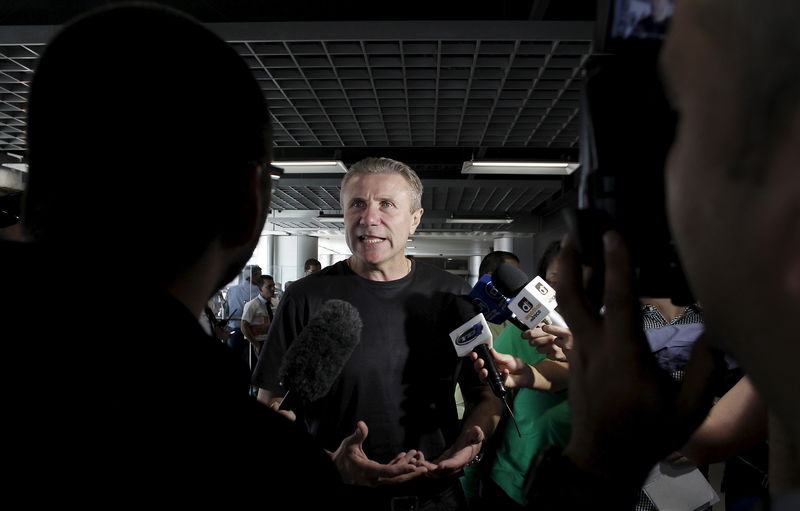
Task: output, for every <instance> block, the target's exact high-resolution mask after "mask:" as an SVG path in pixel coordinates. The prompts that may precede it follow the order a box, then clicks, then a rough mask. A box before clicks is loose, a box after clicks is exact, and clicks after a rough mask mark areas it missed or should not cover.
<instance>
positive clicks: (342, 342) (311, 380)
mask: <svg viewBox="0 0 800 511" xmlns="http://www.w3.org/2000/svg"><path fill="white" fill-rule="evenodd" d="M361 327H362V322H361V316H360V315H359V314H358V310H357V309H356V308H355V307H353V305H351V304H350V303H349V302H345V301H343V300H328V301H326V302H324V303H323V304H322V306H321V307H320V308H319V310H318V311H317V312H316V313H315V314H314V315H313V316H311V318H310V319H309V321H308V324H307V325H306V327H305V328H304V329H303V330H302V331H301V332H300V333H299V334H298V335H297V338H295V340H294V342H292V344H291V345H290V346H289V349H288V350H286V354H285V355H284V357H283V363H282V364H281V367H280V370H279V371H278V378H279V381H280V382H281V386H283V387H284V388H285V389H286V394H284V397H283V400H282V401H281V406H280V408H279V409H292V410H294V409H296V408H300V407H302V405H303V404H304V403H309V402H314V401H316V400H318V399H320V398H321V397H323V396H325V395H326V394H327V393H328V392H329V391H330V389H331V387H332V386H333V383H334V381H335V380H336V378H338V377H339V374H341V372H342V369H343V368H344V366H345V364H346V363H347V361H348V360H349V359H350V355H351V354H352V353H353V350H354V349H355V347H356V345H357V344H358V343H359V341H360V340H361ZM287 398H288V399H289V400H288V401H287Z"/></svg>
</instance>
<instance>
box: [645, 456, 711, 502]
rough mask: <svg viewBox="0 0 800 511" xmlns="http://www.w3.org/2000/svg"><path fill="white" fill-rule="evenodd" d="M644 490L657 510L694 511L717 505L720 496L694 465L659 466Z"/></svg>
mask: <svg viewBox="0 0 800 511" xmlns="http://www.w3.org/2000/svg"><path fill="white" fill-rule="evenodd" d="M644 491H645V493H646V494H647V496H648V497H650V500H652V501H653V504H655V505H656V507H657V508H658V509H659V511H696V510H702V509H707V508H709V507H711V506H713V505H714V504H716V503H717V502H719V495H717V492H715V491H714V488H713V487H712V486H711V485H710V484H709V483H708V480H706V478H705V477H703V474H702V473H701V472H700V471H699V470H698V469H697V467H695V466H694V465H679V466H676V465H671V464H669V463H663V462H662V463H658V464H657V465H656V466H655V467H653V470H651V471H650V475H649V476H648V477H647V481H645V483H644Z"/></svg>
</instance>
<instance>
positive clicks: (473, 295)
mask: <svg viewBox="0 0 800 511" xmlns="http://www.w3.org/2000/svg"><path fill="white" fill-rule="evenodd" d="M469 297H470V299H472V302H473V303H474V304H475V305H477V306H478V308H479V309H480V312H481V313H483V316H484V318H486V321H488V322H490V323H495V324H497V325H500V324H502V323H503V322H504V321H510V322H511V323H513V324H514V326H516V327H517V328H519V329H520V330H528V327H527V326H526V325H525V324H524V323H522V322H520V321H519V320H518V319H517V318H515V317H514V315H513V314H512V313H511V311H510V310H509V309H508V301H509V299H508V298H507V297H506V295H504V294H503V293H501V292H500V291H499V290H498V288H497V286H495V285H494V283H493V282H492V275H490V274H488V273H487V274H486V275H484V276H483V277H481V278H480V280H478V282H476V283H475V285H474V286H473V287H472V290H471V291H470V292H469Z"/></svg>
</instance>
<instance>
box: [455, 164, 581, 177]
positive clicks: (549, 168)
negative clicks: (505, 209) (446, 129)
mask: <svg viewBox="0 0 800 511" xmlns="http://www.w3.org/2000/svg"><path fill="white" fill-rule="evenodd" d="M579 166H580V164H578V163H569V162H559V161H554V162H543V161H465V162H464V165H463V166H462V167H461V173H462V174H507V175H520V174H532V175H536V174H538V175H563V176H566V175H569V174H572V173H573V172H575V169H577V168H578V167H579Z"/></svg>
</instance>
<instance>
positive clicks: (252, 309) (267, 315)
mask: <svg viewBox="0 0 800 511" xmlns="http://www.w3.org/2000/svg"><path fill="white" fill-rule="evenodd" d="M274 295H275V280H274V279H273V278H272V276H271V275H264V276H263V277H262V280H261V287H260V288H259V294H258V296H256V297H255V298H253V299H252V300H250V301H249V302H247V303H246V304H245V306H244V312H243V313H242V333H243V334H244V337H245V339H247V341H248V342H249V343H250V346H251V347H252V349H253V350H254V351H255V355H256V356H258V354H259V353H260V352H261V346H262V345H263V343H264V341H265V340H266V339H267V331H268V330H269V325H270V323H271V322H272V304H271V303H270V302H271V301H272V297H273V296H274Z"/></svg>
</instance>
